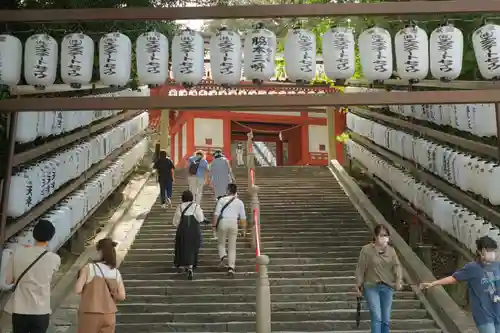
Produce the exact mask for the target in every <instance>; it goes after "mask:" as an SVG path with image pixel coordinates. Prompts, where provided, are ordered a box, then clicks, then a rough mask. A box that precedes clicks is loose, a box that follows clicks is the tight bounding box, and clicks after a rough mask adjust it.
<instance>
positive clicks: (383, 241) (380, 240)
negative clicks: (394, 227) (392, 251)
mask: <svg viewBox="0 0 500 333" xmlns="http://www.w3.org/2000/svg"><path fill="white" fill-rule="evenodd" d="M378 243H379V244H380V245H382V246H387V244H389V237H387V236H382V237H379V238H378Z"/></svg>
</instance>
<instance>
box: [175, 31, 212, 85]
mask: <svg viewBox="0 0 500 333" xmlns="http://www.w3.org/2000/svg"><path fill="white" fill-rule="evenodd" d="M204 51H205V50H204V42H203V37H202V36H201V34H200V33H199V32H197V31H194V30H191V29H185V30H182V31H181V32H179V33H177V34H176V35H175V36H174V39H173V40H172V74H173V77H174V80H175V81H176V82H178V83H181V84H182V85H184V86H186V87H190V86H194V85H197V84H198V83H200V81H201V80H202V79H203V75H204V74H205V73H204V72H205V71H204V69H205V64H204V62H205V60H204Z"/></svg>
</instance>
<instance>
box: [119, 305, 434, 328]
mask: <svg viewBox="0 0 500 333" xmlns="http://www.w3.org/2000/svg"><path fill="white" fill-rule="evenodd" d="M160 306H162V307H164V306H165V305H163V304H161V305H160ZM212 306H213V305H212ZM145 309H147V305H144V308H143V310H140V309H138V308H136V309H135V311H132V312H131V313H126V312H123V311H120V312H118V313H117V315H116V321H117V322H119V323H122V324H127V323H144V324H147V325H150V324H152V323H165V322H179V323H210V322H219V321H222V320H226V321H228V322H235V321H236V322H245V321H249V322H252V323H253V324H254V323H255V313H254V312H253V311H251V310H249V311H241V312H240V311H230V310H227V311H224V310H218V309H217V308H214V309H213V310H214V312H197V311H194V312H179V313H177V312H176V313H172V312H158V311H157V310H158V309H152V308H151V309H150V310H151V312H147V310H145ZM137 313H141V315H140V316H138V315H137ZM355 316H356V311H355V309H338V310H317V311H315V310H311V311H273V315H272V318H273V319H272V320H273V322H275V321H278V322H279V321H298V322H304V321H327V320H330V319H332V318H335V319H336V321H339V320H352V319H354V318H355ZM361 318H362V319H363V320H369V319H370V314H369V312H368V311H366V310H362V311H361ZM391 319H392V320H391V324H394V322H397V320H398V319H403V320H411V319H413V320H416V319H419V320H426V319H427V312H426V311H425V310H420V309H413V310H412V311H408V310H407V309H402V310H397V309H393V310H392V312H391Z"/></svg>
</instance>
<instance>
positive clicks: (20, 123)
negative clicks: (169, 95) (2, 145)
mask: <svg viewBox="0 0 500 333" xmlns="http://www.w3.org/2000/svg"><path fill="white" fill-rule="evenodd" d="M132 96H149V89H144V88H143V89H141V90H132V89H125V90H120V91H117V92H113V93H107V94H98V95H90V96H84V97H83V98H95V97H132ZM79 98H81V97H79ZM121 112H123V110H82V111H63V110H61V111H26V112H19V114H18V116H17V126H16V127H17V129H16V137H15V140H16V142H18V143H28V142H32V141H35V140H36V139H38V138H49V137H55V136H59V135H65V134H68V133H70V132H72V131H74V130H76V129H78V128H81V127H85V126H88V125H90V124H92V123H94V122H96V121H99V120H103V119H106V118H110V117H112V116H115V115H117V114H119V113H121Z"/></svg>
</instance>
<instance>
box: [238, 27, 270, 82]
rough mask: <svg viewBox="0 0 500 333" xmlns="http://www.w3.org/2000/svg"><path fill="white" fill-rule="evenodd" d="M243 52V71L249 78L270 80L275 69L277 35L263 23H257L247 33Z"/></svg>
mask: <svg viewBox="0 0 500 333" xmlns="http://www.w3.org/2000/svg"><path fill="white" fill-rule="evenodd" d="M243 54H244V59H243V61H244V69H243V71H244V75H245V78H246V79H247V80H251V81H252V82H256V83H261V82H263V81H268V80H270V79H271V78H272V77H273V76H274V71H275V63H274V57H275V55H276V35H275V34H274V33H273V32H272V31H270V30H267V29H265V28H264V25H263V24H258V25H256V27H255V29H252V30H249V31H247V32H246V34H245V43H244V47H243Z"/></svg>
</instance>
